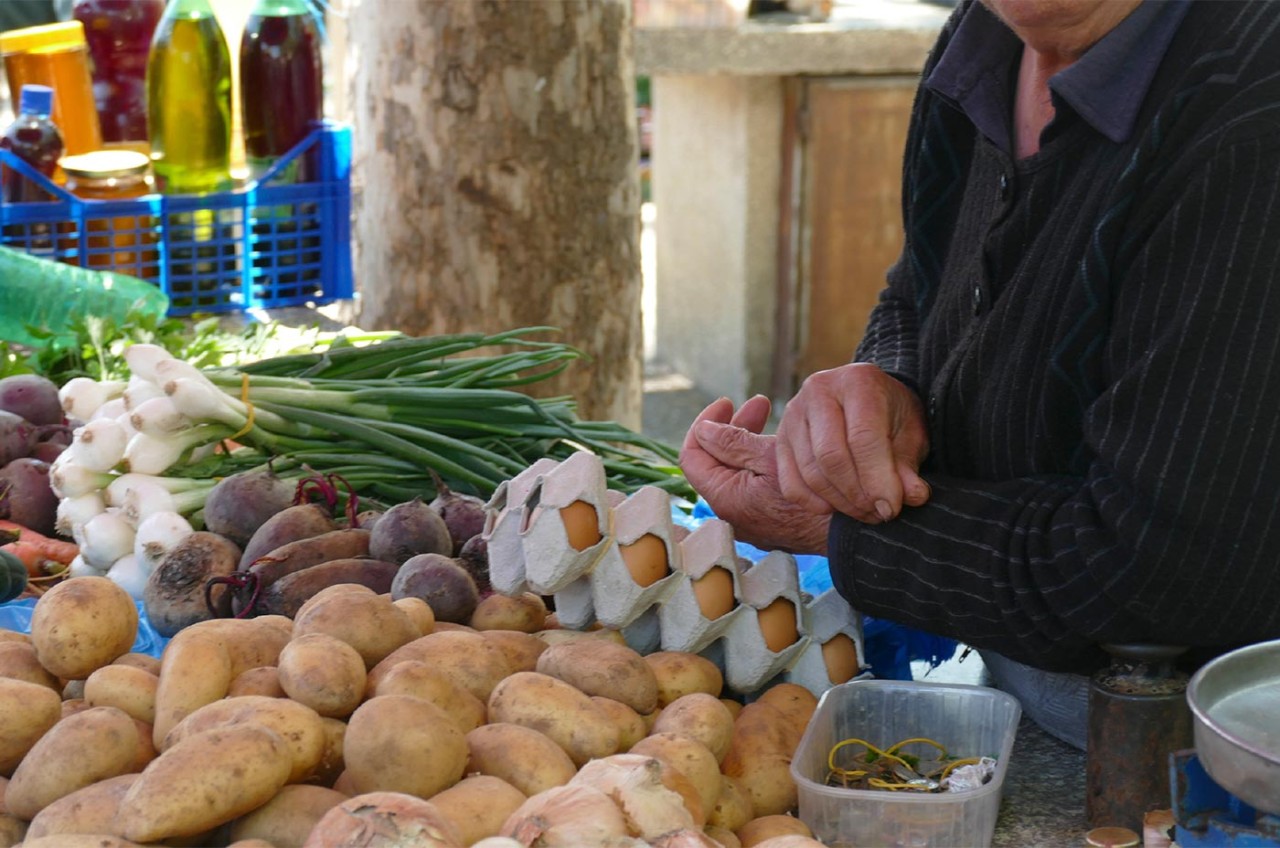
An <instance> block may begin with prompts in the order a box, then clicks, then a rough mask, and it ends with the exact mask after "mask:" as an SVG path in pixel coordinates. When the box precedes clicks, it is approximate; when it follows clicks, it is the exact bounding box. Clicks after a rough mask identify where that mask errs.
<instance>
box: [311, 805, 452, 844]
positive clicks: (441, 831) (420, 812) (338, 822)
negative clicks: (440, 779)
mask: <svg viewBox="0 0 1280 848" xmlns="http://www.w3.org/2000/svg"><path fill="white" fill-rule="evenodd" d="M462 844H463V842H462V837H461V836H460V835H459V834H458V831H457V828H455V827H454V826H453V823H452V822H450V821H449V820H448V819H446V818H445V817H444V815H443V814H441V812H440V811H439V810H438V809H436V807H435V805H434V804H432V803H431V802H430V801H424V800H422V799H421V798H415V797H413V796H412V795H406V794H404V793H402V792H368V793H365V794H363V795H356V796H354V797H352V798H349V799H347V800H346V801H343V802H342V803H341V804H339V805H338V806H336V807H334V808H333V809H331V810H330V811H329V812H327V813H325V815H324V818H322V819H320V821H319V822H317V823H316V826H315V829H314V830H312V831H311V835H310V836H309V837H307V841H306V842H305V843H304V844H303V848H397V846H413V848H454V846H460V845H462Z"/></svg>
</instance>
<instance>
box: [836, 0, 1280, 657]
mask: <svg viewBox="0 0 1280 848" xmlns="http://www.w3.org/2000/svg"><path fill="white" fill-rule="evenodd" d="M962 13H963V9H961V10H958V11H957V16H958V15H959V14H962ZM955 20H956V18H953V24H952V25H949V26H948V27H947V28H946V29H945V30H944V32H943V34H942V36H941V40H940V42H939V46H938V47H937V48H935V51H934V58H931V60H930V63H929V67H932V63H933V61H935V60H936V56H937V55H939V53H940V50H941V46H942V45H943V44H945V42H946V40H947V38H948V37H949V35H950V32H951V31H952V27H953V25H954V21H955ZM927 72H928V71H927V68H926V74H927ZM1278 187H1280V3H1267V2H1245V3H1236V2H1197V3H1196V5H1195V6H1194V7H1193V8H1192V9H1191V10H1190V12H1189V13H1188V15H1187V17H1186V19H1185V20H1184V21H1183V23H1182V26H1181V28H1180V29H1179V32H1178V34H1177V36H1176V37H1175V39H1174V41H1173V43H1172V45H1171V46H1170V48H1169V52H1168V54H1167V55H1166V57H1165V60H1164V63H1163V65H1162V67H1161V71H1160V74H1159V75H1158V76H1157V78H1156V81H1155V83H1154V85H1153V87H1152V90H1151V91H1150V93H1149V94H1148V96H1147V99H1146V101H1145V103H1144V105H1143V110H1142V113H1141V115H1140V117H1139V120H1138V123H1137V126H1136V128H1135V131H1134V133H1133V135H1132V137H1131V138H1130V139H1129V140H1128V141H1127V142H1126V143H1124V144H1119V145H1118V144H1115V143H1112V142H1110V141H1108V140H1106V139H1105V138H1103V137H1102V136H1101V135H1099V134H1097V133H1096V132H1095V131H1094V130H1093V129H1092V128H1090V127H1089V126H1088V125H1087V124H1085V123H1084V122H1083V121H1080V120H1078V119H1075V120H1068V121H1065V122H1064V125H1063V126H1062V128H1061V129H1060V130H1058V131H1057V132H1056V133H1055V134H1054V136H1053V137H1052V138H1050V139H1048V140H1047V141H1046V143H1045V144H1044V146H1043V147H1042V149H1041V151H1040V152H1039V153H1038V154H1036V155H1035V156H1033V157H1031V158H1029V159H1026V160H1023V161H1020V162H1018V161H1013V160H1011V159H1010V158H1009V157H1008V156H1006V155H1005V154H1003V153H1001V152H1000V151H999V150H998V149H996V148H995V147H994V146H992V145H991V144H990V143H988V142H987V141H986V140H985V139H983V138H981V137H980V136H979V135H978V134H977V133H976V132H975V130H974V129H973V127H972V125H971V124H970V123H969V122H968V120H967V119H965V118H964V117H963V115H960V114H959V113H958V112H957V111H956V110H954V109H953V108H952V107H950V106H949V105H947V104H945V103H944V102H942V101H941V100H940V99H939V98H937V97H936V96H934V95H932V94H931V93H929V92H928V91H925V90H923V89H922V90H921V92H920V94H919V95H918V96H917V101H916V104H915V107H914V112H913V120H912V129H911V132H910V136H909V140H908V156H907V161H906V167H905V169H904V183H903V196H904V219H905V225H906V237H907V238H906V247H905V249H904V251H903V255H902V258H901V259H900V260H899V262H898V263H897V265H896V266H895V267H894V268H893V269H892V270H891V271H890V274H889V285H888V287H887V289H886V290H885V292H884V294H883V295H882V297H881V302H880V304H879V305H878V306H877V308H876V310H875V311H874V313H873V314H872V317H871V320H870V324H869V328H868V332H867V335H866V337H865V340H864V342H863V344H862V346H861V347H860V349H859V351H858V359H860V360H863V361H870V362H875V363H877V364H879V365H880V366H881V367H883V368H884V369H885V370H887V371H889V372H890V373H893V374H895V375H898V376H899V377H900V378H902V379H903V380H904V381H905V382H907V383H908V384H909V385H911V386H912V387H914V388H915V389H916V390H917V391H919V393H920V395H921V398H922V400H923V401H924V403H925V406H926V408H927V409H928V410H929V412H928V414H929V424H930V437H931V440H932V453H931V455H930V457H929V459H928V461H927V465H926V475H925V476H926V478H927V479H928V481H929V483H930V485H931V486H932V487H933V498H932V500H931V501H930V503H929V504H927V505H926V506H924V507H921V508H918V509H907V510H906V511H904V513H903V515H902V516H901V517H900V518H899V519H897V520H895V521H893V522H890V523H888V524H884V525H879V526H868V525H861V524H858V523H857V522H855V521H853V520H852V519H849V518H847V517H845V516H837V517H836V520H835V521H833V523H832V531H831V539H830V541H831V548H830V553H831V562H832V571H833V576H834V578H835V582H836V585H837V587H838V588H839V589H840V591H841V593H842V594H843V595H844V596H845V597H846V598H848V599H849V601H850V602H851V603H852V604H853V605H854V606H855V607H857V608H858V609H860V610H863V611H865V612H868V613H871V614H874V615H878V616H883V617H886V618H892V619H895V620H898V621H902V622H904V623H908V624H911V625H914V626H917V627H920V628H923V629H926V630H931V631H933V632H937V633H942V634H945V635H949V636H954V637H956V638H959V639H962V640H964V641H966V642H968V643H969V644H972V645H975V646H977V647H982V648H990V649H993V650H996V651H999V652H1001V653H1003V654H1005V655H1006V656H1009V657H1011V658H1014V659H1018V660H1021V661H1023V662H1026V663H1030V664H1032V665H1036V666H1039V667H1042V668H1050V669H1070V670H1077V671H1081V670H1088V669H1089V668H1091V667H1093V666H1094V665H1096V664H1097V662H1098V661H1099V658H1100V657H1101V654H1100V652H1099V650H1098V648H1097V645H1098V643H1106V642H1122V641H1154V642H1163V643H1171V644H1179V645H1193V646H1200V647H1204V648H1208V649H1212V650H1221V649H1224V648H1227V647H1231V646H1234V645H1237V644H1242V643H1246V642H1253V641H1259V640H1263V639H1270V638H1278V637H1280V197H1277V189H1278Z"/></svg>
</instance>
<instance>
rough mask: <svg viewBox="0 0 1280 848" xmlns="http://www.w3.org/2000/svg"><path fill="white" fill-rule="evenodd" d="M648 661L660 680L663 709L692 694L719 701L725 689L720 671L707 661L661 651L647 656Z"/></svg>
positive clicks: (695, 656) (687, 654) (704, 658)
mask: <svg viewBox="0 0 1280 848" xmlns="http://www.w3.org/2000/svg"><path fill="white" fill-rule="evenodd" d="M644 661H645V662H646V663H648V664H649V667H650V668H651V669H653V674H654V677H656V678H657V681H658V706H660V707H665V706H666V705H667V704H670V703H671V702H672V701H674V700H675V699H676V698H679V697H681V696H683V695H688V694H689V693H690V692H706V693H707V694H708V695H714V696H715V697H717V698H719V697H720V690H721V689H723V688H724V674H723V673H722V672H721V671H720V667H719V666H717V665H716V664H715V663H713V662H712V661H711V660H709V659H707V658H706V657H700V656H698V655H697V654H690V653H687V652H685V651H658V652H657V653H653V654H648V655H646V656H645V658H644ZM640 712H644V710H641V711H640Z"/></svg>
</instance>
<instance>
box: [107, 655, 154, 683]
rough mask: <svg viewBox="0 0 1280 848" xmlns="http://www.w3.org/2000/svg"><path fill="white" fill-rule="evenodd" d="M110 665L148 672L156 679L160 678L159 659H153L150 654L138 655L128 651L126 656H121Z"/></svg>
mask: <svg viewBox="0 0 1280 848" xmlns="http://www.w3.org/2000/svg"><path fill="white" fill-rule="evenodd" d="M111 664H112V665H127V666H130V667H131V668H140V669H142V670H143V671H149V672H151V673H152V674H154V675H155V676H156V677H159V676H160V658H159V657H153V656H151V655H150V654H140V653H136V652H134V651H130V652H129V653H127V654H121V655H120V656H118V657H116V658H115V659H114V660H112V661H111Z"/></svg>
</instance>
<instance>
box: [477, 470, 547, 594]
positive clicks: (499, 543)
mask: <svg viewBox="0 0 1280 848" xmlns="http://www.w3.org/2000/svg"><path fill="white" fill-rule="evenodd" d="M557 464H558V463H557V462H556V461H555V460H554V459H540V460H538V461H537V462H535V463H534V464H533V465H530V466H529V467H528V468H526V469H525V470H524V471H521V472H520V473H519V474H517V475H516V476H514V477H512V478H511V479H510V480H504V481H502V482H501V483H499V484H498V487H497V488H496V489H495V490H494V492H493V495H492V497H490V498H489V502H488V503H487V504H485V519H484V531H483V535H484V538H485V541H486V542H487V544H488V551H489V583H490V585H492V586H493V589H494V591H496V592H498V593H500V594H503V595H509V596H511V597H518V596H519V595H521V594H523V593H525V592H527V591H529V584H528V583H526V582H525V579H524V544H523V540H522V539H521V537H520V528H521V526H522V525H523V523H524V502H525V499H526V498H527V497H528V496H529V491H530V490H531V489H533V487H534V485H535V484H536V483H537V481H538V479H539V478H540V477H541V476H542V475H543V474H545V473H547V472H548V471H550V470H551V469H553V468H555V467H556V465H557Z"/></svg>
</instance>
